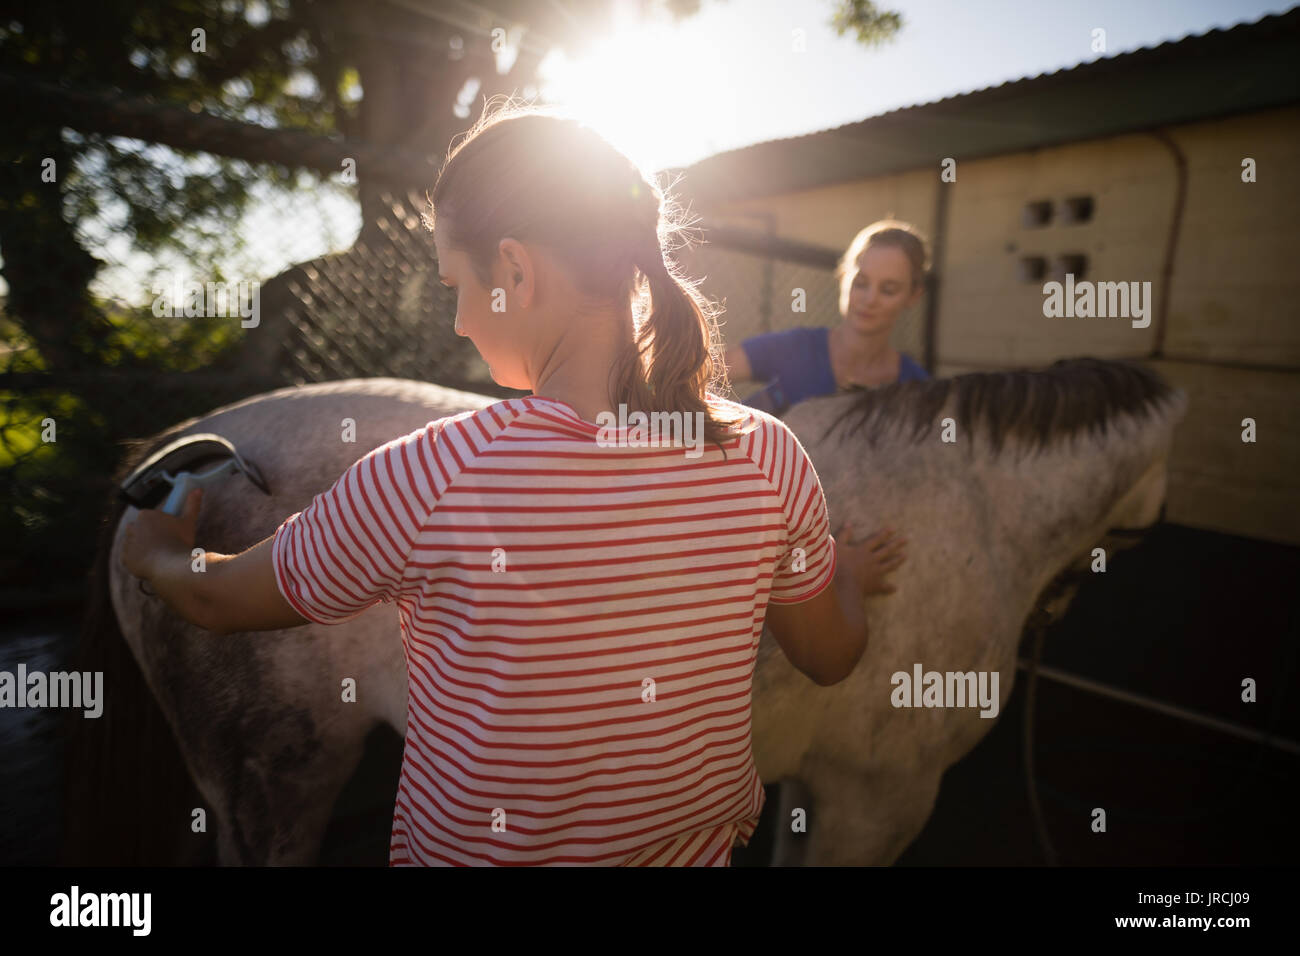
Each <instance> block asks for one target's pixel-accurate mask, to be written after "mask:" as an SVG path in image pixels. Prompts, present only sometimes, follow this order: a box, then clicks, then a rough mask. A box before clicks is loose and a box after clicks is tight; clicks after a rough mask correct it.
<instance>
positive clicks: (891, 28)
mask: <svg viewBox="0 0 1300 956" xmlns="http://www.w3.org/2000/svg"><path fill="white" fill-rule="evenodd" d="M831 26H833V27H834V28H835V33H836V34H837V35H838V36H844V34H846V33H848V32H849V31H850V30H852V31H853V32H854V34H855V35H856V36H857V40H858V42H859V43H861V44H863V45H864V46H879V45H881V44H883V43H885V42H886V41H887V40H892V39H893V38H894V36H895V35H896V34H897V33H898V31H899V30H900V29H901V28H902V26H903V18H902V16H901V15H900V14H898V13H896V12H894V11H890V10H881V9H880V8H879V7H877V6H876V5H875V4H874V3H872V2H871V0H839V7H838V8H836V10H835V15H834V16H833V17H832V18H831Z"/></svg>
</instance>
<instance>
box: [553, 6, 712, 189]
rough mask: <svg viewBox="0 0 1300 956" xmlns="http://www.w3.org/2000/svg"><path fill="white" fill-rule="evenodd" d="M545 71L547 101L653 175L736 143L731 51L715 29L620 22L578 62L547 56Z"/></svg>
mask: <svg viewBox="0 0 1300 956" xmlns="http://www.w3.org/2000/svg"><path fill="white" fill-rule="evenodd" d="M539 74H540V79H541V92H542V95H543V97H544V98H545V100H546V101H547V102H551V103H556V104H559V105H561V106H563V107H565V108H566V109H567V110H568V111H570V112H571V113H572V114H573V115H574V116H576V117H578V118H579V119H581V120H582V121H583V122H585V123H587V124H589V125H590V126H591V127H592V128H593V129H595V130H597V131H598V132H600V133H601V134H602V135H603V136H605V138H607V139H608V140H609V141H610V142H611V143H613V145H614V146H616V147H617V148H618V149H620V150H622V151H623V152H624V153H626V154H627V155H628V156H629V157H630V158H631V159H632V160H633V162H635V163H637V165H638V166H640V167H641V168H642V169H643V170H644V171H645V172H647V173H653V172H656V171H658V170H661V169H664V168H666V167H670V166H684V165H687V164H689V163H692V162H695V161H696V160H698V159H701V158H703V157H705V156H708V155H709V154H711V153H714V152H717V151H718V150H720V149H724V148H728V146H729V144H731V143H733V142H734V141H735V136H736V90H735V87H734V86H733V83H732V76H733V75H734V73H733V72H732V71H729V70H728V59H727V56H726V51H725V50H724V49H721V48H720V47H719V44H718V40H717V36H716V34H715V35H714V36H712V37H710V36H709V34H708V31H707V30H706V29H701V28H700V26H699V25H698V24H696V23H693V22H692V21H690V20H688V21H685V22H683V23H679V24H674V23H671V22H668V21H661V20H650V21H639V20H622V21H619V22H618V23H617V24H616V25H615V28H614V30H613V32H612V34H611V35H610V36H609V37H607V38H605V39H602V40H599V41H597V42H596V43H595V44H593V45H592V48H591V49H590V51H589V52H588V53H587V54H585V55H584V56H583V57H581V58H580V59H577V60H570V59H568V58H567V57H566V56H564V55H563V54H562V53H555V54H552V55H549V56H547V58H546V59H545V60H543V62H542V63H541V65H540V68H539ZM704 91H707V92H704Z"/></svg>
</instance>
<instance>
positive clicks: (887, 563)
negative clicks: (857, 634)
mask: <svg viewBox="0 0 1300 956" xmlns="http://www.w3.org/2000/svg"><path fill="white" fill-rule="evenodd" d="M840 532H845V533H846V537H845V539H844V540H843V541H841V539H840ZM834 537H835V544H836V554H837V557H836V560H837V561H845V562H847V563H848V565H849V567H848V571H849V572H850V573H851V574H852V575H853V578H854V580H856V581H857V582H858V583H859V584H860V586H861V587H862V593H863V594H864V595H870V594H893V593H894V592H895V591H897V590H898V588H896V587H894V586H893V585H891V584H886V583H885V578H886V577H887V576H888V575H889V574H890V573H891V572H892V571H895V570H896V569H897V568H898V567H899V566H900V565H901V564H902V563H903V562H904V561H905V560H906V559H907V555H906V554H905V553H904V551H905V547H904V546H905V545H906V544H907V539H906V538H902V537H898V536H896V535H895V534H894V529H893V528H881V529H880V530H878V531H876V532H875V533H874V534H871V535H869V536H868V537H867V538H866V539H865V540H863V541H849V540H848V538H850V537H852V529H850V528H849V527H848V526H847V525H841V526H840V528H839V531H836V532H834Z"/></svg>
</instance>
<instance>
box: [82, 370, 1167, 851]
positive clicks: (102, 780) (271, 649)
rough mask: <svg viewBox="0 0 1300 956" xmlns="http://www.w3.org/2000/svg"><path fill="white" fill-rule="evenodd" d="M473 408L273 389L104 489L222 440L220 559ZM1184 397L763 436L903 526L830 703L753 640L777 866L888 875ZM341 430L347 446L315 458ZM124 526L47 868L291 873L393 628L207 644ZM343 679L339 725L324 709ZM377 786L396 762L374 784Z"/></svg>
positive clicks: (967, 392) (345, 767)
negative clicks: (160, 592)
mask: <svg viewBox="0 0 1300 956" xmlns="http://www.w3.org/2000/svg"><path fill="white" fill-rule="evenodd" d="M493 401H495V399H492V398H489V397H486V396H481V395H475V394H470V393H466V392H457V391H452V390H449V389H445V388H441V387H439V386H436V385H431V384H426V383H422V382H415V381H406V380H399V379H365V380H351V381H342V382H334V383H328V384H319V385H307V386H298V387H291V388H285V389H280V390H278V391H274V392H270V393H267V394H265V395H258V396H255V397H252V398H249V399H246V400H244V401H241V402H238V403H236V404H233V405H229V406H227V407H224V408H221V409H218V410H216V411H214V412H212V413H210V414H207V415H204V416H201V417H199V418H195V419H192V420H190V421H187V422H183V423H181V424H179V425H177V426H174V427H173V428H171V429H168V430H167V431H166V432H165V433H163V434H161V435H158V436H155V438H154V439H152V440H151V441H149V442H147V443H141V444H140V446H139V447H138V448H136V449H134V451H133V452H132V454H130V455H129V456H128V460H127V461H125V462H124V463H123V465H122V471H121V475H125V474H126V473H127V472H128V471H129V470H130V469H131V468H132V467H133V466H134V464H135V463H136V462H138V461H140V460H143V458H144V457H146V456H147V455H148V454H149V452H150V451H151V450H152V449H153V448H157V447H160V446H161V445H163V444H165V443H166V442H168V441H170V440H172V439H174V438H176V437H178V436H181V435H185V434H189V433H195V432H215V433H217V434H219V435H222V436H224V437H225V438H227V439H229V440H230V441H232V442H233V443H234V444H235V445H236V446H237V448H238V449H239V451H240V453H241V454H242V455H243V456H244V457H245V458H246V459H248V460H251V461H253V462H254V463H256V464H257V466H258V467H259V469H260V470H261V473H262V475H263V476H264V477H265V478H266V480H267V482H268V483H269V485H270V487H271V489H272V491H273V492H274V494H273V496H271V497H267V496H264V495H262V494H259V493H256V492H255V491H253V490H252V488H251V486H250V485H248V484H247V483H246V482H244V481H243V479H241V478H231V479H230V480H229V481H228V482H226V483H225V484H223V485H220V486H214V487H211V488H210V489H209V490H208V491H207V492H206V493H205V499H204V505H203V509H202V512H201V514H200V519H199V525H198V540H199V542H200V544H202V546H203V547H205V548H206V549H208V550H211V551H218V552H224V553H237V552H239V551H242V550H243V549H245V548H247V547H249V546H251V545H252V544H255V543H256V542H258V541H260V540H262V539H263V538H265V537H266V536H268V535H270V534H272V533H273V532H274V531H275V529H276V527H277V526H278V525H279V523H280V522H281V521H283V520H284V518H285V517H287V516H288V515H290V514H292V513H294V512H296V511H299V510H301V509H303V508H305V507H306V506H307V505H308V504H310V503H311V500H312V498H313V497H314V496H315V495H316V494H318V493H320V492H322V491H325V490H326V489H328V488H329V487H330V486H331V485H332V484H333V482H334V481H335V480H336V479H337V478H338V476H339V475H340V474H342V472H343V471H344V470H346V469H347V468H348V467H349V466H350V465H351V464H352V463H353V462H354V461H356V460H357V459H358V458H359V457H361V456H362V455H363V454H365V453H366V452H367V451H368V450H369V449H370V448H373V447H377V446H378V445H380V444H383V443H385V442H387V441H389V440H391V439H393V438H395V437H398V436H401V435H404V434H407V433H409V432H411V431H413V430H414V429H416V428H419V427H421V426H422V425H424V424H425V423H427V422H428V421H430V420H432V419H435V418H438V417H441V416H444V415H450V414H455V413H458V412H461V411H465V410H467V409H471V408H482V407H485V406H486V405H489V404H491V403H492V402H493ZM1186 401H1187V400H1186V396H1185V394H1184V393H1182V392H1181V391H1178V390H1174V389H1172V388H1170V387H1169V386H1168V385H1167V384H1166V383H1165V382H1163V381H1162V380H1161V379H1160V378H1159V377H1158V376H1156V375H1155V374H1154V373H1152V372H1150V371H1149V370H1147V369H1145V368H1143V367H1141V366H1136V365H1128V364H1125V363H1118V362H1106V361H1100V360H1096V359H1075V360H1068V361H1062V362H1058V363H1057V364H1056V365H1054V366H1052V367H1050V368H1047V369H1043V370H1038V371H1011V372H997V373H979V374H968V375H961V376H957V377H955V378H951V379H936V380H932V381H926V382H908V383H905V384H897V385H892V386H888V387H885V388H881V389H872V390H863V391H859V392H856V393H849V394H845V395H840V396H835V397H832V398H825V399H816V400H812V401H809V402H805V403H802V404H801V405H798V406H796V407H795V408H794V409H792V410H791V411H790V412H789V413H788V415H787V418H786V422H787V424H788V425H789V426H790V428H791V429H792V431H793V432H794V433H795V435H796V436H797V437H798V438H799V439H800V441H801V443H802V444H803V445H804V447H805V448H806V449H807V451H808V453H809V455H810V457H811V458H812V461H813V463H814V464H815V466H816V468H817V472H818V475H819V477H820V479H821V481H822V485H823V488H824V490H825V493H826V497H827V502H828V505H829V509H830V515H831V523H832V527H835V528H839V527H841V526H843V525H844V524H845V522H846V521H847V522H851V523H852V526H853V527H854V528H855V529H859V531H860V532H861V531H868V530H870V529H873V528H876V527H879V526H881V525H884V524H889V525H892V526H894V527H897V528H899V529H903V530H904V531H905V533H906V535H907V537H908V539H909V542H910V548H909V555H910V556H909V560H908V561H907V562H906V563H905V564H904V565H903V566H902V567H901V568H900V569H899V570H898V571H896V572H895V574H894V576H893V578H892V580H893V582H894V583H895V585H896V587H897V592H896V593H895V594H892V595H887V596H880V597H871V598H869V599H867V603H866V610H867V618H868V623H869V630H870V639H869V643H868V647H867V651H866V653H865V655H864V657H863V659H862V660H861V662H860V663H859V665H858V667H857V668H856V670H855V671H854V672H853V673H852V674H851V675H850V676H849V677H848V678H847V679H845V680H844V681H842V682H840V683H839V684H836V685H834V686H832V687H829V688H826V687H819V686H817V685H816V684H814V683H813V682H812V681H811V680H809V679H808V678H807V677H805V676H804V675H803V674H801V673H800V672H798V671H796V670H795V669H794V668H793V667H792V666H791V665H790V664H789V662H788V661H787V660H786V659H785V657H784V656H783V655H782V654H781V652H780V649H779V648H778V647H777V646H776V644H775V643H774V641H773V640H772V639H771V637H770V635H768V634H767V633H765V634H764V636H763V639H762V640H761V642H760V645H759V648H758V651H757V659H756V669H755V675H754V683H753V742H754V752H755V758H756V761H757V765H758V771H759V774H760V776H761V777H762V779H763V780H764V781H765V782H772V781H776V780H780V779H796V780H798V781H800V782H801V788H800V792H802V793H806V794H807V795H808V797H809V799H808V800H807V806H794V807H783V808H782V810H781V812H782V814H784V813H786V812H789V813H790V818H789V819H788V820H787V819H778V820H777V825H778V828H779V831H780V837H779V838H778V841H777V847H778V850H777V857H778V859H777V862H793V861H798V862H802V863H804V864H810V865H848V864H889V863H891V862H893V861H894V860H895V859H896V858H897V857H898V856H899V854H901V853H902V851H903V850H904V849H905V848H906V847H907V845H908V844H909V843H910V842H911V841H912V840H913V839H914V838H915V837H916V835H917V834H918V833H919V832H920V831H921V829H922V828H923V827H924V825H925V822H926V820H927V819H928V817H929V815H930V813H931V810H932V809H933V805H934V801H935V797H936V795H937V793H938V789H939V782H940V779H941V777H942V776H943V773H944V771H945V770H946V769H947V768H948V767H949V766H951V765H952V764H953V763H954V762H955V761H957V760H959V759H960V758H961V757H962V756H963V755H964V754H966V753H967V752H968V751H969V750H970V749H971V748H972V747H973V746H974V745H975V743H976V742H977V741H978V740H979V739H980V738H981V737H982V736H983V735H984V734H986V733H987V732H988V731H989V729H990V728H991V727H992V725H993V724H994V723H995V722H996V716H995V714H996V712H998V711H1000V709H1001V707H1002V706H1003V705H1004V704H1005V703H1006V700H1007V698H1008V697H1009V696H1010V693H1011V690H1012V686H1013V683H1014V679H1015V662H1016V651H1017V646H1018V643H1019V638H1020V636H1021V634H1022V630H1023V626H1024V623H1025V620H1026V617H1027V615H1028V614H1029V612H1030V610H1031V609H1032V608H1033V606H1034V603H1035V600H1036V598H1037V597H1038V596H1039V595H1040V593H1041V592H1042V591H1043V589H1044V587H1045V585H1047V584H1048V582H1049V581H1050V580H1051V579H1052V578H1054V577H1055V576H1056V575H1057V574H1058V572H1061V571H1062V570H1063V569H1065V568H1067V567H1070V566H1072V565H1076V564H1078V563H1079V562H1080V561H1086V560H1091V549H1092V548H1093V547H1094V546H1095V545H1098V544H1104V543H1105V542H1106V531H1107V529H1109V528H1115V527H1135V526H1141V525H1146V524H1149V523H1151V521H1152V520H1153V518H1154V517H1155V515H1156V514H1157V513H1158V512H1159V510H1160V508H1161V505H1162V502H1163V498H1164V493H1165V480H1166V479H1165V462H1166V458H1167V455H1168V451H1169V446H1170V442H1171V440H1172V433H1173V429H1174V427H1175V426H1176V425H1177V424H1178V422H1179V421H1180V420H1181V419H1182V417H1183V415H1184V414H1185V411H1186ZM347 419H350V420H352V421H353V422H355V423H356V436H357V437H356V442H355V443H350V442H344V441H341V440H340V434H341V432H342V428H343V424H344V421H345V420H347ZM129 512H130V509H129V508H126V509H125V512H124V507H123V506H122V505H118V506H116V507H115V508H113V509H111V511H110V514H109V516H108V518H107V521H106V524H105V526H104V529H103V538H102V543H101V554H100V556H99V562H98V569H97V578H96V588H97V591H98V594H97V597H98V600H97V603H96V605H95V606H94V607H92V610H91V612H90V614H89V615H88V618H87V623H86V626H85V629H84V631H83V644H82V648H81V656H80V660H81V661H82V666H83V667H85V666H87V665H91V666H96V665H95V662H96V661H99V662H100V663H99V664H98V666H101V667H103V666H108V676H107V680H108V682H107V684H106V690H105V693H106V697H107V703H106V716H107V717H110V718H112V719H110V720H108V721H106V722H105V723H104V724H101V725H99V726H96V727H93V728H92V727H89V726H88V724H90V723H92V722H87V721H83V722H81V724H79V725H78V727H77V728H76V730H75V732H74V737H73V740H72V745H71V749H70V751H69V761H70V767H71V768H75V770H73V769H70V771H69V777H68V779H69V786H68V788H67V793H66V807H65V821H66V829H67V831H68V832H67V841H66V842H65V849H64V858H65V860H67V861H69V862H119V863H131V862H152V863H168V862H200V861H204V860H206V859H210V858H211V849H212V846H211V840H212V835H213V834H215V837H216V843H215V859H216V861H217V862H220V863H222V864H255V865H266V864H311V863H315V862H316V861H317V860H318V859H319V854H320V849H321V844H322V839H323V837H324V835H325V832H326V829H327V827H328V826H329V825H330V821H331V816H332V814H333V812H334V809H335V805H336V802H337V801H338V799H339V795H340V793H341V792H342V791H343V789H344V786H345V784H347V783H348V782H349V779H350V778H351V777H352V775H353V774H354V772H355V771H356V769H357V767H358V765H359V763H360V761H361V759H362V755H363V752H364V751H365V748H366V741H367V739H368V737H369V735H370V734H371V733H372V732H373V731H374V730H375V729H376V728H379V727H384V726H386V727H389V728H392V730H393V731H395V732H396V734H398V735H403V734H404V733H405V729H406V674H405V665H404V660H403V655H402V646H401V640H400V635H399V632H398V628H397V622H396V619H395V609H394V608H393V606H391V605H384V604H380V605H377V606H376V607H374V608H372V609H370V610H369V611H367V612H365V613H364V614H362V615H360V616H359V617H357V618H355V619H353V620H352V621H349V622H346V623H344V624H341V625H336V626H333V627H322V626H318V625H314V624H309V625H306V626H303V627H299V628H293V629H289V630H285V631H267V632H257V633H247V634H230V635H226V636H224V637H217V636H214V635H212V634H210V633H207V632H205V631H202V630H199V629H197V628H195V627H192V626H191V625H189V624H188V623H186V622H185V621H183V620H181V619H180V618H178V617H177V616H176V615H174V614H173V613H172V612H170V611H169V610H168V609H167V607H166V606H165V605H163V604H162V603H161V602H160V601H159V600H158V599H157V598H156V597H149V596H147V595H145V594H143V593H142V592H141V591H140V590H139V588H138V587H137V581H136V579H135V578H133V577H132V576H131V575H130V574H129V573H128V572H127V571H126V569H125V567H124V566H123V564H122V561H121V557H120V547H121V533H122V526H123V525H124V523H125V522H124V521H123V520H122V519H123V517H124V513H125V514H126V515H127V516H129ZM110 618H111V619H110ZM105 661H108V662H109V664H107V665H106V664H104V662H105ZM918 665H919V666H920V668H922V669H923V670H924V671H926V672H930V671H934V672H939V673H946V672H951V673H961V674H967V673H969V674H981V673H982V674H983V675H985V677H990V678H991V677H992V675H998V676H999V677H1000V680H996V683H991V684H990V686H991V687H992V688H993V689H994V690H995V695H994V696H995V697H996V706H995V707H994V708H989V707H985V708H984V711H983V716H981V710H980V709H979V708H976V707H972V706H968V705H967V706H954V705H953V702H952V701H950V700H948V701H942V702H941V703H943V704H945V705H943V706H900V702H899V693H898V679H897V675H898V674H900V673H903V674H911V673H913V672H914V668H916V667H917V666H918ZM137 670H138V673H137ZM349 677H350V678H353V679H355V681H356V686H357V700H356V702H355V703H343V702H341V700H340V693H339V688H340V685H341V682H342V681H343V680H344V679H345V678H349ZM972 686H973V685H972ZM918 701H919V698H918ZM967 704H969V702H967ZM142 708H143V709H147V711H148V712H147V713H146V712H145V711H144V710H142ZM990 709H992V710H993V712H994V714H993V715H990V714H989V710H990ZM136 711H139V713H136ZM384 772H385V773H387V772H388V771H384ZM397 772H398V765H397V762H396V761H394V762H393V764H392V766H391V776H392V781H391V782H392V785H393V788H395V783H396V777H397ZM164 776H166V777H167V780H168V782H167V783H166V784H165V783H164V782H163V779H162V778H163V777H164ZM199 821H206V825H204V823H203V822H199ZM804 826H806V832H797V831H801V830H802V829H803V827H804ZM205 846H206V850H205ZM205 852H206V853H207V854H208V855H205Z"/></svg>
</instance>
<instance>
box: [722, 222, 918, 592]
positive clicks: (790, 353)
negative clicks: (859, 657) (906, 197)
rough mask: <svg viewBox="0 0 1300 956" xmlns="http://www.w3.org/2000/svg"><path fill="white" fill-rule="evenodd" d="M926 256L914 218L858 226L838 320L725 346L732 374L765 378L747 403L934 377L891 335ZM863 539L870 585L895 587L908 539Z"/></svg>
mask: <svg viewBox="0 0 1300 956" xmlns="http://www.w3.org/2000/svg"><path fill="white" fill-rule="evenodd" d="M927 259H928V255H927V252H926V248H925V240H924V239H923V238H922V237H921V235H920V233H919V232H917V230H916V229H915V228H914V227H913V226H911V225H909V224H908V223H905V222H899V221H897V220H892V219H883V220H881V221H879V222H875V223H872V224H871V225H870V226H867V227H866V228H865V229H863V230H862V231H861V232H859V233H858V234H857V236H855V237H854V239H853V241H852V242H851V243H850V244H849V248H848V249H847V250H846V251H845V253H844V255H843V256H842V257H841V259H840V262H839V265H838V266H837V268H836V270H835V276H836V278H837V279H839V282H840V302H839V308H840V316H841V320H840V321H839V322H838V323H837V324H836V325H835V327H834V328H829V329H828V328H825V327H821V326H819V327H814V328H799V329H786V330H783V331H780V332H772V333H769V334H767V335H758V336H754V337H753V338H749V339H746V340H745V341H743V342H741V343H740V344H739V345H733V346H731V347H730V348H728V349H727V351H726V355H725V357H726V362H727V370H728V374H729V376H730V377H731V378H732V379H733V380H741V379H744V380H748V381H761V382H764V383H766V384H765V385H764V386H763V387H762V388H760V389H759V390H758V391H756V392H753V393H752V394H750V395H748V396H746V397H745V399H744V403H745V404H746V405H749V406H751V407H753V408H759V409H762V410H763V411H765V412H769V413H771V414H773V415H784V414H785V413H786V411H787V410H789V408H790V407H791V406H792V405H795V404H797V403H798V402H801V401H803V400H804V399H806V398H816V397H818V396H821V395H834V394H836V393H837V392H839V391H841V390H843V389H845V388H851V387H854V386H865V387H878V386H881V385H888V384H890V383H892V382H909V381H919V380H923V379H927V378H929V375H927V374H926V372H925V369H924V368H922V367H921V366H920V365H919V364H918V363H917V362H916V360H915V359H913V358H912V357H911V356H910V355H907V354H906V353H903V352H899V351H898V350H896V349H895V348H894V347H893V346H892V345H890V343H889V338H890V335H891V333H892V332H893V331H894V326H895V325H896V324H897V322H898V319H899V316H901V315H902V314H903V311H904V310H905V309H907V308H909V307H911V306H913V305H915V304H916V303H917V302H918V301H919V300H920V298H921V293H922V291H923V290H924V287H925V271H926V266H927ZM863 543H864V544H865V545H866V547H867V548H868V555H869V557H868V569H867V572H866V573H867V585H866V587H867V593H869V594H892V593H893V592H894V590H895V589H894V588H893V587H892V586H889V585H886V584H885V583H884V577H885V576H886V575H888V574H889V573H890V572H891V571H893V570H895V569H896V568H898V567H899V566H900V565H902V563H903V561H904V560H905V559H906V555H905V549H904V546H905V545H906V543H907V539H906V538H901V537H897V536H895V534H894V529H892V528H882V529H880V530H879V531H877V532H876V533H875V534H872V535H870V536H869V537H868V538H867V539H866V540H865V541H864V542H863Z"/></svg>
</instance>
